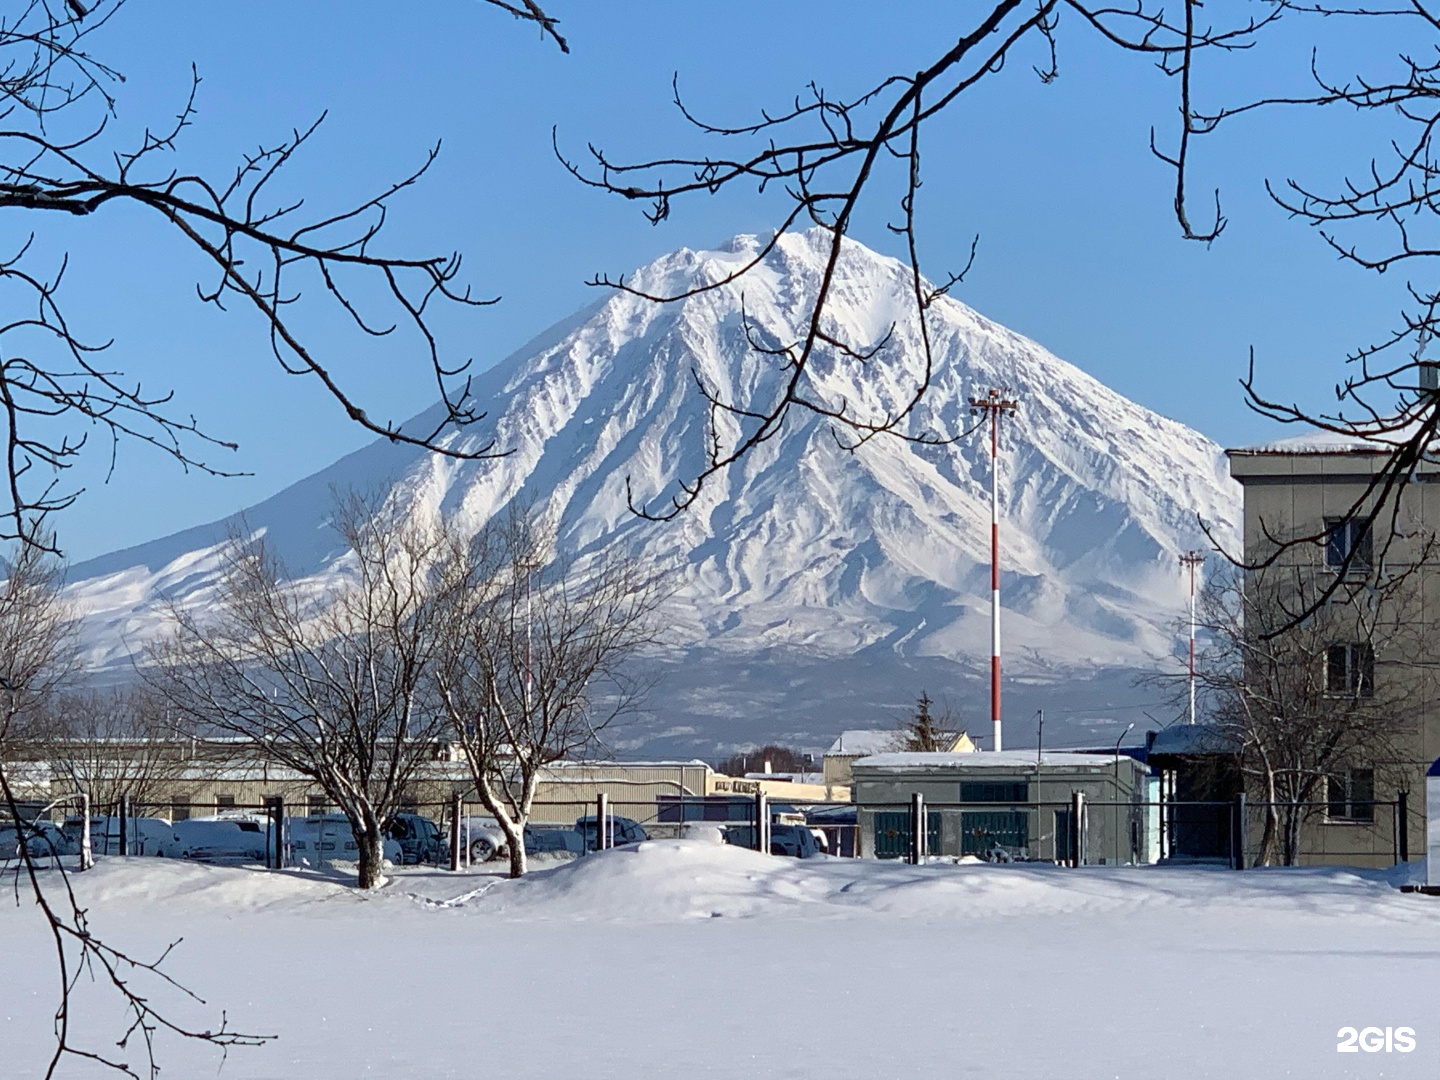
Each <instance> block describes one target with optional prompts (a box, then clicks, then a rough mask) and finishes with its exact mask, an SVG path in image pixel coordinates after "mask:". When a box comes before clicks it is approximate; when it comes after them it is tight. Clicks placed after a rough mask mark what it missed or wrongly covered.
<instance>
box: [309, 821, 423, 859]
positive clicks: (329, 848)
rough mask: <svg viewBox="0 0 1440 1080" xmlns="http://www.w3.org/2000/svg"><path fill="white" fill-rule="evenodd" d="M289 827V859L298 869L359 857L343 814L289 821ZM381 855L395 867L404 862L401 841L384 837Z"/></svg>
mask: <svg viewBox="0 0 1440 1080" xmlns="http://www.w3.org/2000/svg"><path fill="white" fill-rule="evenodd" d="M289 825H290V858H291V860H292V861H294V862H295V863H298V864H299V865H301V866H319V865H320V864H321V863H326V862H335V861H337V860H344V861H346V862H356V861H358V860H359V858H360V845H359V844H358V843H356V842H355V833H354V830H352V829H351V828H350V819H349V818H347V817H346V816H345V815H344V814H316V815H314V816H312V817H307V818H291V819H290V821H289ZM381 853H382V857H383V858H384V859H386V860H387V861H388V862H391V863H394V864H395V865H396V866H401V865H403V864H404V862H405V852H404V849H403V848H401V846H400V841H398V840H395V839H392V838H391V837H388V836H387V837H386V838H385V840H384V842H383V846H382V848H381Z"/></svg>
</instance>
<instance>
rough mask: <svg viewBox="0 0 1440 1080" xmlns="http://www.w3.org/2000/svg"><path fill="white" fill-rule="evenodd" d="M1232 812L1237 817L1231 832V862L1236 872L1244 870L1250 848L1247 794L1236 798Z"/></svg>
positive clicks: (1240, 794)
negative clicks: (1246, 809) (1246, 854)
mask: <svg viewBox="0 0 1440 1080" xmlns="http://www.w3.org/2000/svg"><path fill="white" fill-rule="evenodd" d="M1230 812H1231V813H1232V814H1234V815H1235V821H1234V827H1233V828H1232V829H1231V830H1230V832H1231V840H1230V844H1231V849H1232V850H1231V856H1232V858H1231V861H1232V863H1233V864H1234V866H1235V869H1236V870H1244V869H1245V849H1246V848H1247V847H1249V846H1250V845H1249V839H1250V830H1249V828H1248V825H1249V821H1248V820H1247V815H1246V813H1245V793H1244V792H1243V791H1242V792H1240V793H1239V794H1237V795H1236V796H1235V808H1234V809H1233V810H1231V811H1230Z"/></svg>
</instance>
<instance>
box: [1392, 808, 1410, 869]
mask: <svg viewBox="0 0 1440 1080" xmlns="http://www.w3.org/2000/svg"><path fill="white" fill-rule="evenodd" d="M1395 852H1396V859H1397V861H1399V862H1409V861H1410V793H1409V792H1408V791H1397V792H1396V793H1395Z"/></svg>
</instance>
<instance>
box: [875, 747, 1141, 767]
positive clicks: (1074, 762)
mask: <svg viewBox="0 0 1440 1080" xmlns="http://www.w3.org/2000/svg"><path fill="white" fill-rule="evenodd" d="M1120 756H1121V757H1122V758H1123V757H1126V755H1125V754H1123V753H1122V754H1121V755H1120ZM1112 761H1113V759H1110V758H1107V757H1105V756H1103V755H1100V754H1067V753H1065V752H1064V751H1058V750H1057V751H1054V752H1051V753H1046V754H1042V755H1041V757H1040V765H1041V767H1042V768H1050V769H1076V768H1086V769H1097V768H1110V767H1111V764H1112ZM855 765H856V767H857V768H859V767H861V766H863V767H865V768H870V769H1000V768H1005V769H1016V768H1022V769H1024V768H1029V769H1033V768H1034V767H1035V751H1034V750H1002V751H1000V752H999V753H985V752H977V753H973V754H922V753H904V754H875V755H873V756H871V757H867V758H861V759H860V760H859V761H857V762H856V763H855Z"/></svg>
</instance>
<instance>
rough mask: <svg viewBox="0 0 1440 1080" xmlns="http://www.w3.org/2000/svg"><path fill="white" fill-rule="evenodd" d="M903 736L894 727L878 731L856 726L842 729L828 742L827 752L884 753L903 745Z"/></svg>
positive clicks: (865, 755)
mask: <svg viewBox="0 0 1440 1080" xmlns="http://www.w3.org/2000/svg"><path fill="white" fill-rule="evenodd" d="M904 739H905V736H904V735H902V734H901V733H900V732H898V731H896V730H895V729H894V728H887V729H885V730H883V731H878V730H875V729H873V728H856V729H854V730H852V731H842V732H841V733H840V737H839V738H838V739H836V740H835V741H834V742H833V743H831V744H830V749H829V750H826V751H825V753H827V754H859V755H860V756H861V757H868V756H869V755H870V754H884V753H888V752H889V751H891V750H895V749H896V748H898V747H900V746H902V745H904Z"/></svg>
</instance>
